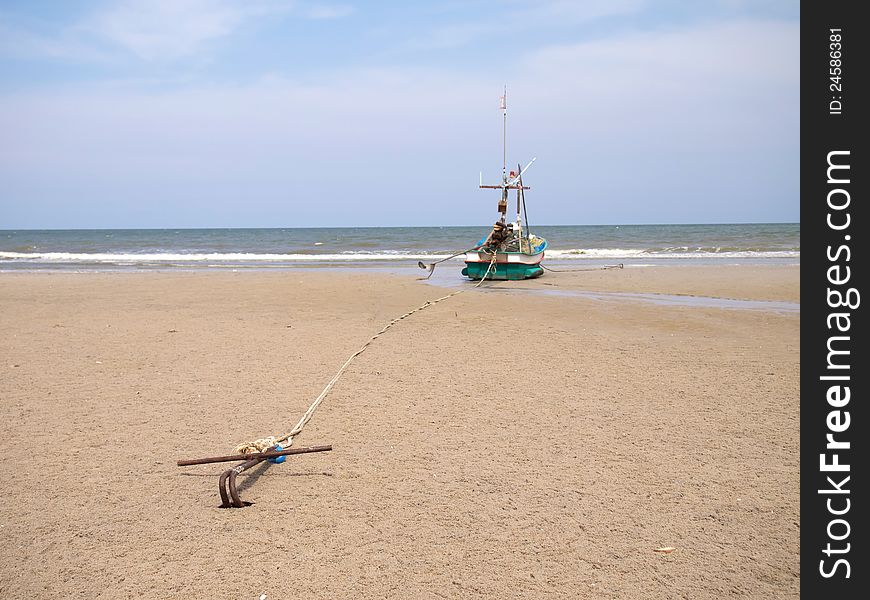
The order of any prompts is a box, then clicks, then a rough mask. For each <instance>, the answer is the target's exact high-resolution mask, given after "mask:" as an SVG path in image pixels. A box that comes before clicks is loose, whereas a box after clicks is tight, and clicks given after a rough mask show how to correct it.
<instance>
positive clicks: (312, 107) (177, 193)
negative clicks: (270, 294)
mask: <svg viewBox="0 0 870 600" xmlns="http://www.w3.org/2000/svg"><path fill="white" fill-rule="evenodd" d="M798 46H799V8H798V3H797V2H775V1H764V0H757V1H752V2H750V1H743V0H720V1H710V2H683V1H665V0H662V1H654V0H650V1H644V0H610V1H604V0H590V1H586V2H579V1H578V2H564V1H549V0H542V1H540V2H528V1H527V2H513V1H495V0H488V1H483V0H482V1H474V0H470V1H465V2H462V1H445V2H419V3H418V2H352V1H350V2H307V1H292V2H290V1H286V2H285V1H278V0H262V1H260V0H248V1H239V2H235V1H230V0H153V1H150V2H144V1H131V0H113V1H104V2H93V1H91V2H83V1H74V0H71V1H66V2H47V1H36V0H31V1H28V2H10V1H6V2H0V228H85V227H271V226H275V227H292V226H342V225H346V226H354V225H360V226H363V225H365V226H389V225H464V224H480V223H488V222H489V221H492V220H493V219H494V217H495V216H496V213H495V208H496V201H497V194H496V193H495V192H492V191H483V190H478V189H477V184H478V173H479V172H480V171H483V174H484V178H485V179H488V180H490V181H496V180H497V178H498V176H499V174H500V169H501V113H500V112H499V110H498V97H499V96H500V95H501V90H502V86H503V85H505V84H506V85H507V86H508V108H509V123H508V160H509V161H510V162H511V163H512V164H515V163H517V162H523V163H526V162H527V161H528V160H530V159H531V158H532V157H537V161H536V163H535V164H534V166H532V167H531V169H530V170H529V172H528V174H527V182H526V183H527V184H530V185H531V186H532V190H531V191H530V192H529V194H528V196H527V202H528V205H529V216H530V218H531V220H532V223H533V224H534V223H539V224H545V223H546V224H621V223H702V222H703V223H707V222H780V221H788V222H790V221H798V220H799V208H800V197H799V188H798V175H799V173H798V170H799V133H800V132H799V108H800V96H799V81H800V80H799V72H798V66H799V48H798Z"/></svg>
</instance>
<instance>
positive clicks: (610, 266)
mask: <svg viewBox="0 0 870 600" xmlns="http://www.w3.org/2000/svg"><path fill="white" fill-rule="evenodd" d="M539 266H540V267H541V268H542V269H545V270H547V271H552V272H553V273H577V272H579V271H608V270H610V269H622V268H623V265H622V263H619V264H618V265H604V266H603V267H586V268H583V269H551V268H550V267H547V266H544V265H539Z"/></svg>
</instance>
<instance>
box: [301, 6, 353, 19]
mask: <svg viewBox="0 0 870 600" xmlns="http://www.w3.org/2000/svg"><path fill="white" fill-rule="evenodd" d="M305 14H306V16H308V18H310V19H341V18H342V17H346V16H348V15H350V14H353V7H352V6H350V5H348V4H335V5H328V4H315V5H313V6H309V7H308V8H307V9H306V11H305Z"/></svg>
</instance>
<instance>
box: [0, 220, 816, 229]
mask: <svg viewBox="0 0 870 600" xmlns="http://www.w3.org/2000/svg"><path fill="white" fill-rule="evenodd" d="M800 224H801V223H800V221H733V222H726V221H713V222H707V223H701V222H697V223H695V222H692V223H689V222H685V223H664V222H662V223H585V224H584V223H561V224H557V225H554V224H550V223H535V224H533V225H530V226H529V228H530V229H534V228H536V227H672V226H680V227H682V226H685V227H693V226H694V227H708V226H729V225H733V226H741V225H743V226H745V225H800ZM488 226H489V225H488V224H486V223H483V224H481V223H472V224H470V225H304V226H302V225H293V226H271V227H259V226H258V227H241V226H239V227H235V226H233V227H6V226H4V227H0V232H19V231H234V230H238V231H250V230H285V229H432V228H436V229H447V228H472V227H488Z"/></svg>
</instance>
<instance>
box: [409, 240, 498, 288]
mask: <svg viewBox="0 0 870 600" xmlns="http://www.w3.org/2000/svg"><path fill="white" fill-rule="evenodd" d="M480 248H481V246H475V247H474V248H469V249H468V250H460V251H459V252H457V253H456V254H451V255H450V256H448V257H446V258H442V259H441V260H436V261H435V262H432V263H429V265H428V266H426V264H425V263H424V262H423V261H422V260H421V261H418V262H417V266H418V267H420V268H421V269H429V273H428V275H426V277H420V278H419V279H429V278H430V277H432V273H434V272H435V265H438V264H441V263H443V262H444V261H445V260H450V259H451V258H456V257H457V256H459V255H460V254H465V253H466V252H474V251H475V250H480ZM481 281H483V280H481Z"/></svg>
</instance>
